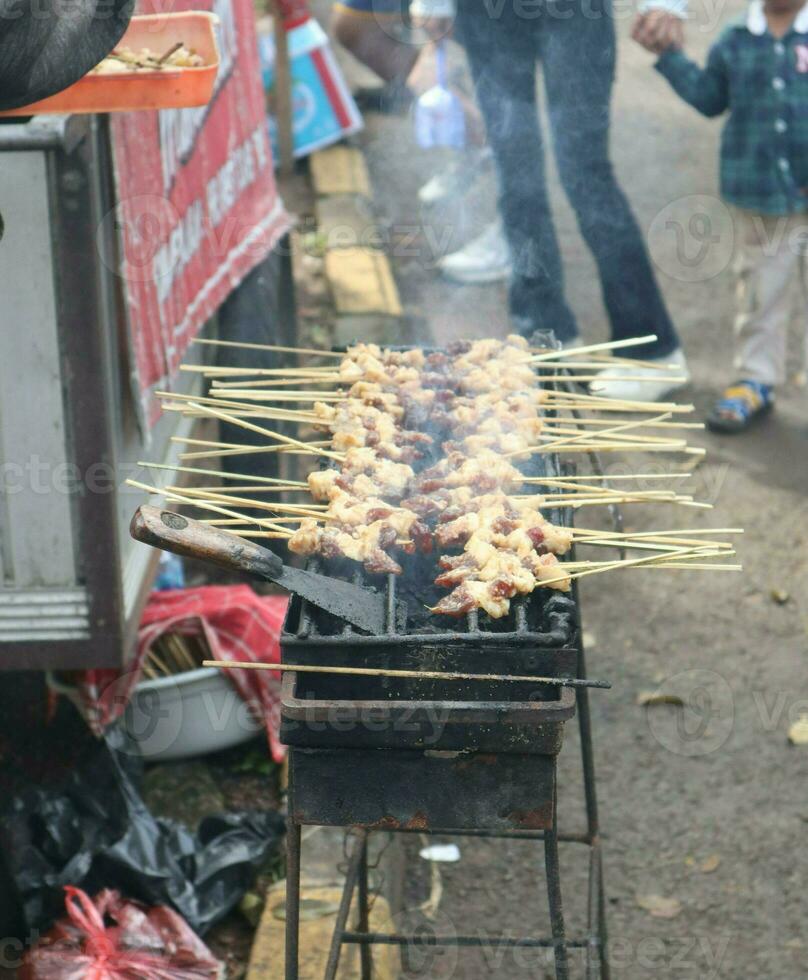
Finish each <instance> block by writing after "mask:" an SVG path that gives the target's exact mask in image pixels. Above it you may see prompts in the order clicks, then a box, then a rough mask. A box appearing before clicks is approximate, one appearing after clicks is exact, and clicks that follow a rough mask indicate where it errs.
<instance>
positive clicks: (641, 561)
mask: <svg viewBox="0 0 808 980" xmlns="http://www.w3.org/2000/svg"><path fill="white" fill-rule="evenodd" d="M668 554H670V555H671V556H673V557H675V556H677V555H678V556H679V557H682V558H684V557H685V556H686V555H691V554H695V556H696V557H704V555H703V553H702V552H701V551H700V550H699V549H689V548H680V549H679V550H678V551H677V552H669V553H668ZM664 561H665V558H660V556H659V555H650V556H648V557H647V558H627V559H625V560H624V561H615V562H604V563H603V564H601V565H599V566H598V567H597V568H588V569H586V570H584V571H582V572H574V573H573V574H572V575H569V576H567V575H560V576H557V577H556V578H551V579H545V580H544V581H543V582H542V583H541V584H542V586H544V587H546V586H548V585H553V584H555V583H556V582H565V581H567V579H568V578H569V579H579V578H585V577H586V576H587V575H598V574H600V573H602V572H609V571H614V570H615V569H618V568H633V567H635V566H638V565H647V564H649V563H651V562H656V563H658V564H659V563H662V562H664ZM562 566H563V563H562ZM687 567H690V566H689V565H688V566H687ZM720 567H721V568H723V569H726V570H728V571H740V570H741V566H740V565H722V566H720Z"/></svg>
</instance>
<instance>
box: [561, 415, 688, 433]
mask: <svg viewBox="0 0 808 980" xmlns="http://www.w3.org/2000/svg"><path fill="white" fill-rule="evenodd" d="M669 414H670V413H669ZM548 421H549V422H551V423H553V424H559V425H562V424H569V425H575V426H578V427H579V428H581V429H583V427H585V426H592V427H593V428H596V427H598V426H604V425H613V424H614V423H613V422H612V420H611V419H592V418H580V417H576V416H574V415H553V416H548ZM637 424H638V426H643V425H647V426H648V427H649V428H650V429H700V430H703V429H705V428H706V426H705V424H704V423H703V422H651V421H650V419H641V420H640V421H639V422H638V423H637Z"/></svg>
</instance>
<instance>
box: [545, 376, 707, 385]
mask: <svg viewBox="0 0 808 980" xmlns="http://www.w3.org/2000/svg"><path fill="white" fill-rule="evenodd" d="M603 380H604V379H603V377H602V376H601V374H542V375H540V376H539V381H541V382H545V381H570V382H574V383H575V384H578V383H579V382H581V381H587V382H592V381H601V382H602V381H603ZM687 380H688V379H687V378H686V377H685V376H684V375H682V374H677V375H656V376H655V377H653V378H645V377H643V376H642V375H636V374H635V375H632V374H625V375H624V374H620V375H617V374H616V375H614V376H613V377H610V378H609V381H634V382H636V383H637V384H656V383H657V382H659V381H670V382H671V384H686V383H687Z"/></svg>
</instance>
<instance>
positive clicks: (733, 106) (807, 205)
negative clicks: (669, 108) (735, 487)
mask: <svg viewBox="0 0 808 980" xmlns="http://www.w3.org/2000/svg"><path fill="white" fill-rule="evenodd" d="M644 47H646V48H648V50H650V51H653V52H654V53H656V54H659V55H660V58H659V61H658V62H657V64H656V68H657V70H658V71H659V72H661V74H662V75H664V76H665V78H667V79H668V81H669V82H670V83H671V85H672V86H673V88H674V89H675V90H676V91H677V92H678V93H679V95H680V96H682V98H683V99H685V100H686V101H687V102H689V103H690V104H691V105H692V106H694V108H696V109H698V110H699V112H701V113H703V114H704V115H705V116H718V115H720V114H721V113H723V112H725V111H726V110H727V109H728V110H729V117H728V119H727V123H726V126H725V127H724V131H723V134H722V137H721V192H722V195H723V197H724V198H725V199H726V200H727V201H728V202H729V203H730V204H732V205H733V206H734V208H735V211H736V221H735V227H736V239H737V245H738V262H737V274H738V295H739V304H740V305H739V310H738V315H737V318H736V338H737V350H736V357H735V367H736V370H737V375H736V376H737V377H738V379H739V380H738V381H737V382H736V383H735V384H733V385H732V386H731V387H730V388H728V389H727V390H726V391H725V392H724V395H723V397H722V398H721V399H720V400H719V401H718V402H717V403H716V404H715V406H714V407H713V409H712V411H711V413H710V414H709V416H708V418H707V424H708V426H709V427H710V428H711V429H713V430H714V431H719V432H740V431H742V430H744V429H746V428H747V427H748V426H749V425H750V424H751V423H752V422H753V421H754V420H755V419H758V418H760V417H762V416H763V415H765V414H766V412H768V411H769V410H770V409H771V407H772V405H773V403H774V398H773V390H774V387H775V386H776V385H778V384H782V383H783V382H784V381H785V369H786V336H787V328H788V320H789V312H790V311H789V301H788V289H787V287H788V285H789V283H790V281H791V279H792V277H793V276H794V275H795V274H797V273H799V275H800V276H801V280H802V285H803V296H804V297H805V296H806V283H807V282H808V279H807V278H806V265H807V264H808V255H807V254H806V253H807V252H808V218H806V210H808V196H806V189H808V5H807V4H806V2H805V0H754V2H753V3H752V4H751V6H750V8H749V14H748V17H747V18H746V19H745V20H744V21H743V22H741V23H737V24H733V25H731V26H730V27H729V28H727V30H726V31H724V33H723V34H722V35H721V37H720V38H719V40H718V41H717V42H716V44H715V45H713V47H712V48H711V49H710V53H709V57H708V60H707V66H706V67H705V68H703V69H702V68H699V66H698V65H696V64H695V63H694V62H692V61H691V60H690V59H689V58H687V57H686V56H685V55H684V54H683V53H682V51H680V50H679V49H677V48H672V47H665V46H657V45H655V44H654V43H653V42H650V43H649V42H648V41H647V40H645V41H644ZM806 321H807V322H808V317H806Z"/></svg>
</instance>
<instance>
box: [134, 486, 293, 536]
mask: <svg viewBox="0 0 808 980" xmlns="http://www.w3.org/2000/svg"><path fill="white" fill-rule="evenodd" d="M126 484H127V486H130V487H134V488H135V489H136V490H144V491H145V492H146V493H152V494H155V495H157V496H158V497H165V499H166V502H169V501H170V502H171V503H178V504H185V505H186V506H191V507H198V508H200V509H201V510H210V511H213V512H214V513H216V514H222V515H223V516H224V517H237V518H239V519H240V520H244V521H249V520H250V518H249V517H247V516H246V515H245V514H239V513H237V512H236V511H232V510H227V509H226V508H224V507H219V506H218V505H217V504H212V503H208V502H207V501H204V500H194V499H193V498H192V497H185V496H183V495H181V494H178V493H169V492H167V491H166V490H165V489H162V488H160V487H153V486H150V485H149V484H148V483H141V482H140V481H139V480H131V479H129V480H127V481H126ZM253 523H254V524H257V525H259V526H260V527H266V528H269V529H270V530H272V531H284V532H285V531H286V530H287V529H286V528H285V527H283V526H282V525H280V524H277V523H275V522H274V521H268V520H266V518H264V517H256V518H254V519H253Z"/></svg>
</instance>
